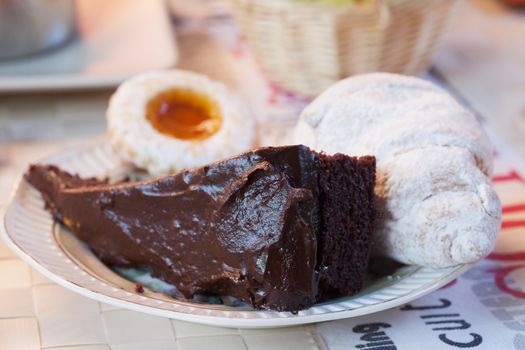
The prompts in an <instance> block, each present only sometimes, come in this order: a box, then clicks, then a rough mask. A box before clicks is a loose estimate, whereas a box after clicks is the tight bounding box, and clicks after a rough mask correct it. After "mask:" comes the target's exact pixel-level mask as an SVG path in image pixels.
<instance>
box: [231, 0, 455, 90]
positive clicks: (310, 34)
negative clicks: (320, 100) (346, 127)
mask: <svg viewBox="0 0 525 350" xmlns="http://www.w3.org/2000/svg"><path fill="white" fill-rule="evenodd" d="M230 1H231V2H232V7H233V12H234V16H235V18H236V21H237V22H238V25H239V27H240V29H241V31H242V32H243V34H244V35H245V37H246V39H247V42H248V46H249V47H250V49H251V51H252V53H253V54H254V55H255V57H256V59H257V60H258V61H259V64H260V65H261V67H262V69H263V70H264V71H265V72H266V73H267V74H268V76H269V78H270V79H271V80H273V81H275V82H276V83H277V84H279V85H280V86H282V87H283V88H285V89H288V90H290V91H293V92H296V93H299V94H301V95H305V96H315V95H317V94H318V93H320V92H321V91H323V90H324V89H326V88H327V87H328V86H329V85H331V84H333V83H334V82H335V81H337V80H339V79H341V78H344V77H347V76H350V75H354V74H359V73H366V72H375V71H384V72H396V73H404V74H412V75H414V74H418V73H421V72H422V71H423V70H424V69H426V67H427V65H428V62H429V59H430V56H431V55H432V54H433V52H434V51H435V49H436V47H437V45H438V43H439V42H440V39H441V37H442V36H443V35H442V34H443V32H444V28H445V27H446V25H447V23H448V21H449V19H450V18H451V12H452V11H453V10H454V9H455V8H456V7H457V6H456V5H457V4H458V3H459V1H458V0H363V1H361V2H360V4H361V5H345V6H337V5H320V4H305V3H301V2H296V1H294V0H230Z"/></svg>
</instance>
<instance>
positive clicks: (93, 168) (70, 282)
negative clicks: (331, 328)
mask: <svg viewBox="0 0 525 350" xmlns="http://www.w3.org/2000/svg"><path fill="white" fill-rule="evenodd" d="M44 162H45V163H52V164H56V165H58V166H60V167H62V168H63V169H65V170H68V171H70V172H74V173H78V174H80V175H81V176H109V177H112V178H119V177H122V176H125V174H126V173H129V171H130V167H129V166H127V165H126V164H124V163H123V162H122V161H120V160H119V158H118V157H117V156H116V154H115V153H114V152H113V150H112V149H111V147H110V146H109V144H108V143H107V142H106V141H105V140H99V141H97V142H95V143H93V144H90V145H86V146H83V147H80V148H76V149H71V150H68V151H66V152H63V153H61V154H59V155H57V156H54V157H51V158H49V159H46V160H44ZM5 228H6V230H5V231H6V232H5V234H4V236H3V238H4V240H5V241H6V243H7V244H8V246H9V247H10V248H11V249H12V250H13V251H14V252H15V253H17V254H18V255H19V256H20V257H21V258H22V259H24V260H25V261H26V262H28V263H29V264H30V265H31V266H33V267H34V268H35V269H36V270H38V271H39V272H41V273H42V274H44V275H45V276H46V277H48V278H49V279H51V280H53V281H54V282H56V283H58V284H60V285H62V286H64V287H66V288H69V289H71V290H73V291H75V292H77V293H79V294H82V295H85V296H87V297H89V298H93V299H95V300H98V301H101V302H105V303H108V304H113V305H116V306H119V307H123V308H128V309H131V310H135V311H142V312H145V313H149V314H153V315H158V316H165V317H170V318H174V319H180V320H184V321H192V322H199V323H205V324H210V325H216V326H226V327H240V328H264V327H279V326H289V325H297V324H304V323H312V322H320V321H328V320H335V319H341V318H348V317H355V316H360V315H365V314H369V313H373V312H377V311H381V310H385V309H388V308H391V307H395V306H398V305H401V304H404V303H406V302H409V301H411V300H413V299H416V298H418V297H421V296H423V295H425V294H428V293H430V292H431V291H433V290H435V289H437V288H439V287H441V286H443V285H445V284H446V283H448V282H449V281H451V280H452V279H454V278H455V277H457V276H458V275H460V274H461V273H463V272H464V271H466V270H467V269H468V268H469V267H470V265H463V266H458V267H453V268H448V269H440V270H435V269H430V268H421V267H416V266H405V267H402V268H399V269H397V270H396V271H395V272H394V273H393V274H391V275H389V276H386V277H383V278H379V279H376V280H371V281H370V283H368V285H367V287H365V289H364V290H363V291H362V292H361V293H359V294H358V295H355V296H352V297H346V298H340V299H335V300H331V301H328V302H324V303H321V304H317V305H314V306H313V307H311V308H309V309H306V310H303V311H300V312H299V313H298V314H295V315H294V314H292V313H289V312H273V311H256V310H252V309H250V308H247V307H231V306H224V305H212V304H203V303H198V302H190V301H184V300H178V299H174V298H172V297H169V296H166V295H163V294H160V293H156V292H153V291H150V290H146V291H145V292H144V293H142V294H141V293H137V292H136V291H135V284H134V283H133V282H130V281H128V280H126V279H124V278H123V277H121V276H119V275H118V274H116V273H115V272H113V271H112V270H110V269H109V268H107V267H106V266H105V265H103V264H102V263H101V262H100V261H99V260H98V259H97V258H96V257H95V256H94V255H93V254H92V253H91V252H90V251H89V249H87V248H86V247H85V246H84V245H83V244H82V243H81V242H79V241H78V240H77V239H76V238H75V237H74V236H73V235H71V234H70V233H69V232H67V231H65V230H63V229H62V228H61V227H60V226H59V225H56V224H54V223H53V220H52V218H51V215H50V214H49V213H48V212H47V211H45V210H44V202H43V200H42V198H41V197H40V194H39V193H38V192H37V191H36V190H34V189H33V188H32V187H31V186H30V185H29V184H27V183H26V182H25V181H23V180H21V181H20V183H19V184H18V186H17V187H16V188H15V191H14V193H13V198H12V200H11V203H10V205H9V207H8V209H7V212H6V216H5Z"/></svg>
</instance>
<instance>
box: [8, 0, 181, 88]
mask: <svg viewBox="0 0 525 350" xmlns="http://www.w3.org/2000/svg"><path fill="white" fill-rule="evenodd" d="M77 18H78V35H77V37H76V39H75V40H74V41H73V42H71V43H69V44H67V45H66V46H64V47H61V48H59V49H56V50H53V51H50V52H44V53H41V54H37V55H31V56H27V57H23V58H20V59H16V60H5V61H0V92H17V91H20V92H21V91H28V90H30V91H35V90H63V89H86V88H101V87H106V88H107V87H114V86H116V85H118V84H119V83H120V82H122V81H123V80H124V79H126V78H128V77H130V76H131V75H134V74H136V73H138V72H141V71H144V70H150V69H161V68H169V67H173V66H174V65H175V63H176V62H177V58H178V52H177V46H176V42H175V36H174V34H173V27H172V25H171V23H170V18H169V16H168V13H167V10H166V4H165V2H164V1H163V0H134V1H128V0H112V1H105V0H77Z"/></svg>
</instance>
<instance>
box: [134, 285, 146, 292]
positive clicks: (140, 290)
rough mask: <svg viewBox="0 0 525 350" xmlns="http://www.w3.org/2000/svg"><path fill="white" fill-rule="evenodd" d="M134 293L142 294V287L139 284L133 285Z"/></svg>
mask: <svg viewBox="0 0 525 350" xmlns="http://www.w3.org/2000/svg"><path fill="white" fill-rule="evenodd" d="M135 292H137V293H139V294H142V293H144V286H143V285H142V284H140V283H137V284H135Z"/></svg>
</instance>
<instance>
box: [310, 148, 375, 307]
mask: <svg viewBox="0 0 525 350" xmlns="http://www.w3.org/2000/svg"><path fill="white" fill-rule="evenodd" d="M374 183H375V158H374V157H371V156H366V157H361V158H353V157H348V156H346V155H343V154H336V155H333V156H328V155H325V154H320V155H319V192H320V193H319V197H320V198H319V206H320V211H321V215H320V217H321V229H320V230H319V235H318V247H320V252H321V253H320V254H318V270H319V274H320V281H319V294H318V296H317V299H318V300H326V299H329V298H333V297H337V296H342V295H351V294H354V293H356V292H358V291H359V290H360V289H361V288H362V284H363V281H364V277H365V273H366V270H367V264H368V260H369V255H370V243H371V233H372V228H373V227H372V226H373V222H374V215H375V211H374V205H373V201H372V200H371V199H372V198H373V189H374Z"/></svg>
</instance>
